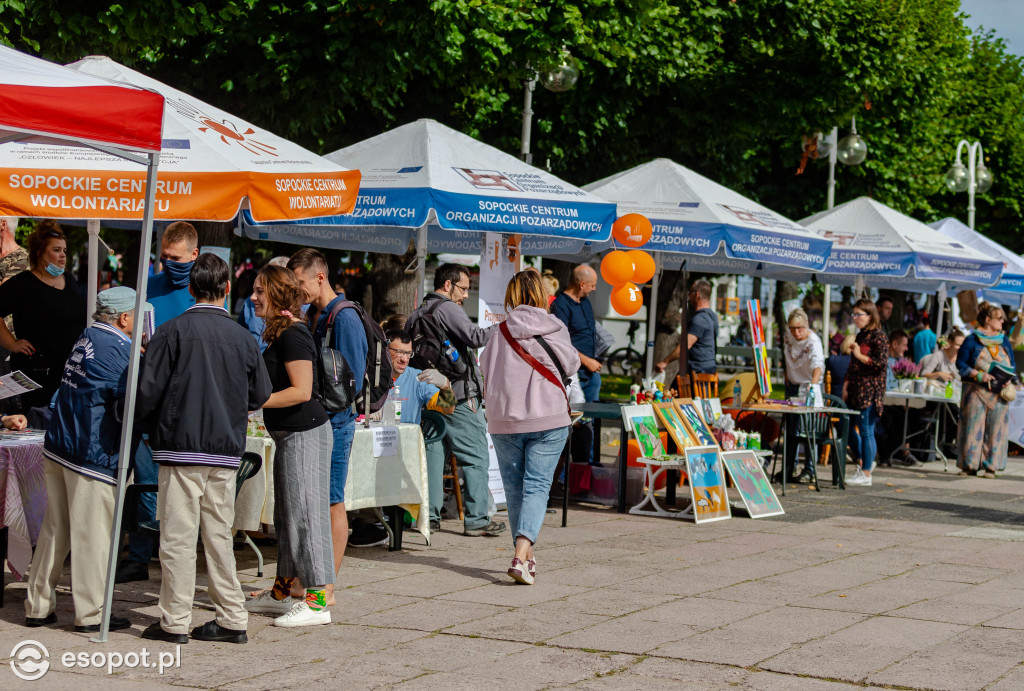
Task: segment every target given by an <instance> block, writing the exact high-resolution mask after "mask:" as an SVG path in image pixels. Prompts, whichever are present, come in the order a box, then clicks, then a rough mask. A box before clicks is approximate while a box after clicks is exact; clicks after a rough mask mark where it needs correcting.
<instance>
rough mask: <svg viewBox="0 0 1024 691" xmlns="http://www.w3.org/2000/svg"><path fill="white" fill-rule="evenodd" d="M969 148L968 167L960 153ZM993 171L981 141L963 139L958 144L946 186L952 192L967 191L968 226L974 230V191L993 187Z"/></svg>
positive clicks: (983, 191)
mask: <svg viewBox="0 0 1024 691" xmlns="http://www.w3.org/2000/svg"><path fill="white" fill-rule="evenodd" d="M964 149H967V167H966V168H965V167H964V164H963V163H961V162H960V154H961V153H962V152H963V150H964ZM992 182H993V178H992V172H991V171H990V170H989V169H988V168H986V167H985V152H984V151H982V149H981V142H974V143H973V144H970V143H968V141H967V140H966V139H961V140H960V143H959V144H957V145H956V160H955V162H954V163H953V166H952V167H951V168H950V169H949V171H948V172H947V173H946V187H947V188H949V191H950V192H963V191H966V192H967V227H968V228H970V229H971V230H974V193H975V192H981V193H982V194H984V193H985V192H988V191H989V189H991V188H992Z"/></svg>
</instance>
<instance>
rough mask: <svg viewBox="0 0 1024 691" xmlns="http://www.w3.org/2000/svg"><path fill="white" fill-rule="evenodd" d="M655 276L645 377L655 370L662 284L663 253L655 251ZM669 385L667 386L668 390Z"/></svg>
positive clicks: (650, 307) (649, 307)
mask: <svg viewBox="0 0 1024 691" xmlns="http://www.w3.org/2000/svg"><path fill="white" fill-rule="evenodd" d="M654 265H655V267H656V268H655V270H654V278H652V279H651V304H650V305H649V306H648V307H647V366H646V367H645V369H644V377H645V378H647V379H650V378H651V376H652V373H653V372H654V329H655V327H656V326H657V319H658V286H659V285H660V284H661V253H660V252H655V253H654ZM668 388H669V387H666V390H667V389H668Z"/></svg>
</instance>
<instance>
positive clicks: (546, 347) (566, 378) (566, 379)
mask: <svg viewBox="0 0 1024 691" xmlns="http://www.w3.org/2000/svg"><path fill="white" fill-rule="evenodd" d="M533 340H535V341H537V343H540V347H541V348H543V349H544V352H545V353H547V354H548V357H549V358H551V362H553V363H555V369H557V370H558V374H559V376H561V377H562V386H568V382H569V375H567V374H566V373H565V368H564V367H562V363H561V362H559V361H558V357H556V356H555V351H554V350H552V349H551V346H549V345H548V342H547V341H545V340H544V337H543V336H534V337H533Z"/></svg>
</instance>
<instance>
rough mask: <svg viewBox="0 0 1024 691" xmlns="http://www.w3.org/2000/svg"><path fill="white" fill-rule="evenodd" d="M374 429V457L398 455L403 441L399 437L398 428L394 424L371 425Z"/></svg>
mask: <svg viewBox="0 0 1024 691" xmlns="http://www.w3.org/2000/svg"><path fill="white" fill-rule="evenodd" d="M370 429H371V430H372V431H373V457H374V458H382V457H384V456H397V455H398V449H399V447H400V445H401V442H400V441H399V438H398V428H397V427H394V426H392V425H383V426H381V427H371V428H370Z"/></svg>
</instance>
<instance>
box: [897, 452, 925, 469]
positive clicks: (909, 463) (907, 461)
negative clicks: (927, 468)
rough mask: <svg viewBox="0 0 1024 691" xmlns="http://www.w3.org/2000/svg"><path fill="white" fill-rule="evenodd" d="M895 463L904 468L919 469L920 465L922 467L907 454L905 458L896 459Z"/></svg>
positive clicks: (911, 455)
mask: <svg viewBox="0 0 1024 691" xmlns="http://www.w3.org/2000/svg"><path fill="white" fill-rule="evenodd" d="M896 463H898V464H899V465H901V466H903V467H904V468H920V467H921V466H922V465H924V464H923V463H921V461H919V460H917V458H916V457H915V456H914V454H912V453H908V454H907V455H906V456H903V457H902V458H898V459H896Z"/></svg>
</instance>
